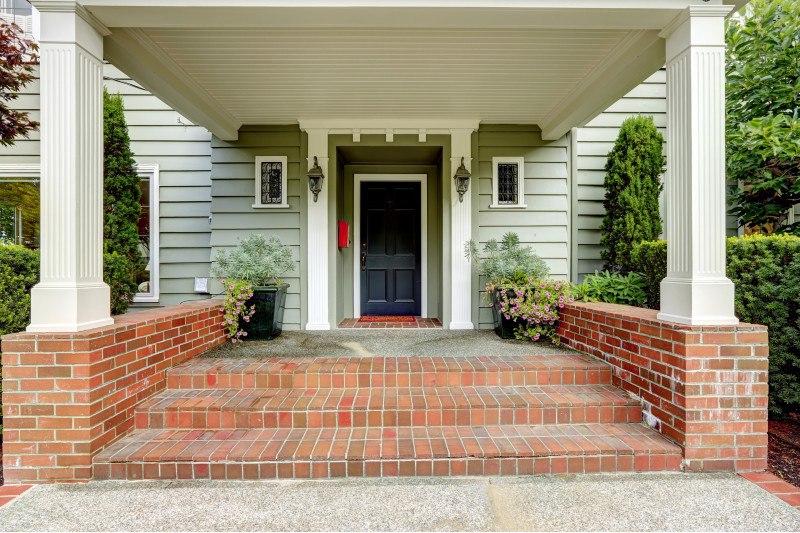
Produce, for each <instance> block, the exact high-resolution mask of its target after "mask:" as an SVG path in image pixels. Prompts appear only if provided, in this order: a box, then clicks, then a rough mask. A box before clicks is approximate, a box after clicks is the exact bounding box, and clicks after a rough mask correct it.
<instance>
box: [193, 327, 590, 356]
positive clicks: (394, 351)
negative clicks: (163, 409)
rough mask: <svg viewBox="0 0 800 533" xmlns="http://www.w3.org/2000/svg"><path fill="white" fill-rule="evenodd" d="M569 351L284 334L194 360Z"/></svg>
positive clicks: (486, 337) (355, 334) (364, 335)
mask: <svg viewBox="0 0 800 533" xmlns="http://www.w3.org/2000/svg"><path fill="white" fill-rule="evenodd" d="M492 353H503V354H505V355H538V354H554V353H575V352H574V351H573V350H569V349H567V348H564V347H561V346H555V345H553V344H551V343H549V342H530V341H518V340H503V339H501V338H500V337H498V336H497V335H496V334H495V333H494V331H493V330H476V331H451V330H444V329H409V330H399V329H386V330H374V329H373V330H359V329H350V330H331V331H302V332H300V331H284V332H283V333H282V334H281V336H280V337H278V338H277V339H274V340H271V341H247V342H242V343H237V344H233V343H230V342H226V343H225V344H223V345H221V346H218V347H216V348H213V349H211V350H209V351H208V352H206V353H204V354H202V355H200V357H315V356H316V357H385V356H392V357H420V356H421V357H426V356H439V357H470V356H480V355H486V354H492Z"/></svg>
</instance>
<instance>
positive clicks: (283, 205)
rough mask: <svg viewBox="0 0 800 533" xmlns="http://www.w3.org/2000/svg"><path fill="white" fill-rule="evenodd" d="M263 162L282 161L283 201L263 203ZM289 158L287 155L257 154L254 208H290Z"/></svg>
mask: <svg viewBox="0 0 800 533" xmlns="http://www.w3.org/2000/svg"><path fill="white" fill-rule="evenodd" d="M262 163H281V203H279V204H262V203H261V164H262ZM288 165H289V158H288V157H286V156H285V155H259V156H256V163H255V203H254V204H253V206H252V207H253V208H254V209H287V208H289V207H290V206H289V191H287V190H286V187H287V182H288V173H289V169H288Z"/></svg>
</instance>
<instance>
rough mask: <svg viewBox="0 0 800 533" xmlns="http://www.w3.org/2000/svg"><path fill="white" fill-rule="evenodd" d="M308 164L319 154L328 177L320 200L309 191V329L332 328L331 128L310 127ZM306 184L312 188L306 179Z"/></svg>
mask: <svg viewBox="0 0 800 533" xmlns="http://www.w3.org/2000/svg"><path fill="white" fill-rule="evenodd" d="M306 133H308V167H307V168H309V169H310V168H311V167H313V166H314V157H315V156H316V158H317V161H318V163H319V166H320V168H321V169H322V172H323V173H324V174H325V180H324V181H323V183H322V191H320V193H319V197H318V199H317V201H316V202H315V201H314V195H313V194H311V192H310V191H309V192H308V250H307V258H308V323H307V324H306V329H315V330H320V329H331V324H330V321H329V320H328V246H329V244H330V243H329V242H328V196H329V195H328V189H329V188H330V183H329V182H328V176H329V174H328V130H327V129H308V130H306ZM303 186H305V187H308V182H307V181H304V182H303Z"/></svg>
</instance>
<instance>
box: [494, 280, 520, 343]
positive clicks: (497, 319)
mask: <svg viewBox="0 0 800 533" xmlns="http://www.w3.org/2000/svg"><path fill="white" fill-rule="evenodd" d="M503 292H505V293H506V295H507V296H508V297H509V298H515V297H516V296H517V293H516V292H515V291H513V290H511V289H495V290H493V291H492V292H491V293H490V295H491V296H490V297H491V299H492V318H494V332H495V333H497V336H498V337H500V338H501V339H516V337H515V336H514V330H515V329H517V328H518V327H519V326H520V325H521V323H520V322H518V321H517V320H516V319H514V320H511V319H508V318H506V317H505V315H503V314H501V313H500V305H499V302H500V301H501V300H502V294H503Z"/></svg>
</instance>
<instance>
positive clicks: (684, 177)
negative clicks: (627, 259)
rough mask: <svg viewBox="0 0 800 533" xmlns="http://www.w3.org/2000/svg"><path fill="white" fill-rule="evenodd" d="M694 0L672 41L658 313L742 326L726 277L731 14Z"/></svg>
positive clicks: (672, 29)
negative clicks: (727, 27)
mask: <svg viewBox="0 0 800 533" xmlns="http://www.w3.org/2000/svg"><path fill="white" fill-rule="evenodd" d="M715 4H716V5H693V6H690V7H689V8H688V9H687V10H686V12H685V13H684V14H683V16H682V17H681V18H679V19H678V20H676V21H675V22H674V23H673V24H672V25H671V27H669V28H667V29H666V30H665V31H664V33H663V34H662V35H663V36H664V37H666V40H667V43H666V46H667V175H666V180H665V191H666V214H665V219H666V236H667V241H668V242H669V251H668V257H667V277H666V278H665V279H664V281H662V282H661V312H660V313H659V314H658V318H660V319H662V320H668V321H670V322H678V323H681V324H692V325H704V324H706V325H714V324H737V323H738V320H737V319H736V316H735V315H734V302H733V283H732V282H731V281H730V280H729V279H728V278H727V277H726V275H725V31H724V21H725V16H726V15H727V14H728V13H729V12H730V10H731V9H732V8H731V6H724V5H721V3H720V2H715Z"/></svg>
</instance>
